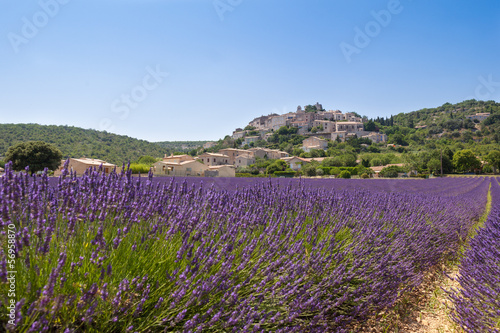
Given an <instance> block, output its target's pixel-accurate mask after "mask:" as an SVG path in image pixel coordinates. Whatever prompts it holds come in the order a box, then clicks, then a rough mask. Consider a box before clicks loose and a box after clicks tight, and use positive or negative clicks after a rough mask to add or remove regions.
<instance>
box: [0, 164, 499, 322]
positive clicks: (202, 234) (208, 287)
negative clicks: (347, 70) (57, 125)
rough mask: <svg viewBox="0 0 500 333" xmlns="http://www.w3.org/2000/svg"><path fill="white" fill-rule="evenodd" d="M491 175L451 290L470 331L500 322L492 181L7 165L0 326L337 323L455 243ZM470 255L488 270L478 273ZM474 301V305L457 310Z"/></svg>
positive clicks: (379, 299) (0, 190)
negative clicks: (153, 173) (136, 174)
mask: <svg viewBox="0 0 500 333" xmlns="http://www.w3.org/2000/svg"><path fill="white" fill-rule="evenodd" d="M490 185H491V192H492V197H493V206H494V207H496V208H495V209H493V210H492V212H493V213H492V214H491V215H490V219H489V220H488V222H487V223H486V226H485V230H486V229H487V230H493V231H484V232H482V231H479V234H478V235H477V236H476V238H475V239H474V242H473V243H472V245H471V248H470V251H469V252H468V253H466V258H470V260H469V259H466V260H465V261H464V262H463V267H462V268H461V270H462V271H463V272H471V273H470V274H472V275H473V276H472V278H474V279H475V281H476V282H477V283H476V285H479V287H478V288H477V289H474V287H473V286H471V287H470V290H471V291H470V292H468V291H467V293H466V294H465V292H466V291H464V294H460V293H459V292H458V291H457V294H456V295H455V298H454V299H455V300H456V302H457V304H458V307H459V309H464V310H460V311H459V312H458V314H457V316H456V319H457V322H459V323H460V324H462V325H463V326H464V327H467V326H468V325H469V327H472V326H470V325H476V321H480V322H481V324H477V325H476V326H474V327H481V329H485V327H487V328H492V327H494V325H495V321H496V323H498V318H500V313H499V309H500V305H499V303H498V296H496V295H497V293H498V286H499V285H500V284H499V280H498V264H499V257H500V255H499V253H498V250H500V247H499V245H498V244H499V240H498V239H499V238H498V230H499V224H498V223H499V220H498V219H499V215H498V212H499V209H500V208H499V206H498V200H499V199H498V198H499V195H500V194H499V185H498V183H497V181H496V180H495V179H494V178H453V179H446V178H444V179H430V180H372V179H368V180H355V179H352V180H349V179H348V180H337V179H302V180H299V179H243V178H232V179H213V178H212V179H208V178H205V179H202V178H189V179H179V178H177V179H171V178H152V177H142V178H133V177H131V175H130V174H128V175H126V174H123V173H122V174H114V173H113V174H110V175H104V174H101V173H99V171H94V172H88V173H87V174H86V175H84V176H83V177H78V178H77V177H74V176H73V175H70V174H66V175H64V176H62V177H61V178H49V177H47V176H43V177H32V176H29V175H27V174H26V173H23V174H19V175H14V174H13V173H12V172H11V171H10V170H9V169H8V168H7V170H6V174H5V176H4V177H2V178H0V209H1V212H0V230H1V235H0V239H1V244H2V250H1V253H0V302H1V306H0V308H1V311H2V316H1V318H2V319H1V327H2V328H0V330H2V329H5V330H12V331H20V332H83V331H85V332H164V331H166V332H170V331H172V332H216V331H219V332H220V331H224V332H269V331H276V332H350V331H352V327H354V326H353V325H355V324H358V323H362V322H363V321H364V320H366V319H367V318H369V317H370V316H373V315H375V314H376V313H378V312H379V311H381V310H384V309H387V308H390V307H391V306H393V305H394V303H395V302H396V301H397V300H398V299H400V298H401V297H402V296H403V295H405V293H407V292H409V291H411V290H412V289H414V288H416V287H417V286H419V285H420V284H421V283H422V281H423V277H424V275H425V273H426V272H427V271H429V270H430V269H432V268H433V267H434V266H436V265H438V264H440V263H442V262H444V261H446V260H449V259H454V258H456V257H457V256H458V255H459V254H460V253H461V251H460V250H461V248H462V247H463V246H464V244H465V243H466V242H467V241H468V235H469V234H470V230H471V228H472V226H473V225H475V224H476V223H477V221H478V220H479V218H480V217H481V216H482V215H483V214H484V212H485V209H486V203H487V197H488V191H489V188H490ZM493 232H496V234H495V235H496V236H491V235H492V234H493ZM483 234H484V236H482V235H483ZM476 239H477V242H476ZM476 243H477V244H476ZM491 246H496V252H491V254H490V253H489V252H488V248H489V247H491ZM476 253H479V254H481V253H483V254H484V253H486V256H487V258H488V259H487V260H488V261H487V262H486V261H485V265H484V267H482V268H481V271H482V272H484V271H488V270H492V271H491V276H490V277H489V278H488V277H487V278H485V279H486V280H485V281H482V280H481V279H479V275H481V274H478V273H475V271H474V269H475V268H474V267H475V266H474V265H475V264H476V259H475V257H474V256H475V254H476ZM485 260H486V259H485ZM492 263H493V266H494V265H496V266H494V267H491V266H492ZM12 272H15V273H12ZM474 274H475V275H474ZM481 276H483V275H481ZM13 281H14V282H13ZM467 281H469V279H468V278H467V279H466V280H464V281H461V282H462V285H463V286H464V287H465V288H468V282H467ZM483 287H484V288H483ZM12 290H14V291H12ZM12 295H13V296H12ZM484 297H489V298H488V300H490V301H489V303H487V304H488V306H487V307H483V308H480V306H479V305H475V306H476V307H477V308H478V310H477V311H473V312H470V311H469V312H468V311H467V309H468V308H469V305H468V304H471V303H474V304H479V303H482V299H483V298H484ZM467 302H468V303H467ZM3 314H5V315H3ZM479 316H483V317H484V316H487V317H488V316H489V317H488V318H489V319H488V320H486V321H485V320H483V319H481V318H479ZM481 325H482V326H481ZM496 325H498V324H496ZM472 331H474V330H472ZM475 332H479V331H478V330H475Z"/></svg>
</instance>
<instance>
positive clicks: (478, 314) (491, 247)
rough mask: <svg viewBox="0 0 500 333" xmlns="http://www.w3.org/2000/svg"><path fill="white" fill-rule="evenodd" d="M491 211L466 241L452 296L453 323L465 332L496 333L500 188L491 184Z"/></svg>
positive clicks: (499, 293)
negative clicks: (479, 227)
mask: <svg viewBox="0 0 500 333" xmlns="http://www.w3.org/2000/svg"><path fill="white" fill-rule="evenodd" d="M491 202H492V205H491V211H490V214H489V216H488V219H487V220H486V222H485V225H484V227H483V228H481V229H480V230H479V231H478V233H477V235H476V236H475V237H474V238H473V239H472V240H471V241H470V247H469V249H468V250H467V251H466V253H465V255H464V259H462V261H461V264H460V267H459V277H458V281H459V283H460V290H457V291H455V292H454V293H453V294H452V299H453V300H454V303H455V312H454V313H453V319H454V320H455V322H457V323H458V324H459V325H460V326H461V327H462V328H464V329H465V331H467V332H475V333H476V332H500V185H499V184H498V183H497V182H496V181H493V182H492V183H491Z"/></svg>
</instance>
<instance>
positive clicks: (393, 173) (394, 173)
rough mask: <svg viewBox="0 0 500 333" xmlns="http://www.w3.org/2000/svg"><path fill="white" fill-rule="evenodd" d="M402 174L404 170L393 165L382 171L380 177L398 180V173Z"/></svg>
mask: <svg viewBox="0 0 500 333" xmlns="http://www.w3.org/2000/svg"><path fill="white" fill-rule="evenodd" d="M400 172H404V169H403V168H401V167H399V166H397V165H391V166H388V167H385V168H383V169H382V170H381V171H380V176H382V177H387V178H397V177H398V173H400Z"/></svg>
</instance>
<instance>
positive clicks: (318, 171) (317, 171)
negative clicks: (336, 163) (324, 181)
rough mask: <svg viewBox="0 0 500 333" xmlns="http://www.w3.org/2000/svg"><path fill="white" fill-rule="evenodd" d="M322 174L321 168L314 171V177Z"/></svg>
mask: <svg viewBox="0 0 500 333" xmlns="http://www.w3.org/2000/svg"><path fill="white" fill-rule="evenodd" d="M323 174H324V172H323V169H321V168H318V169H316V176H323Z"/></svg>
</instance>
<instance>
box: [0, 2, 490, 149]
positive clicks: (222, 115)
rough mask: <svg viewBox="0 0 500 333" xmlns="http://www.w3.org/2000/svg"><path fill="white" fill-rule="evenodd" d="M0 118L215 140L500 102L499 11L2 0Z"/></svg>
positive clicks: (453, 5) (475, 6) (462, 5)
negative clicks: (303, 113)
mask: <svg viewBox="0 0 500 333" xmlns="http://www.w3.org/2000/svg"><path fill="white" fill-rule="evenodd" d="M0 9H1V10H0V78H1V80H0V100H1V103H0V122H1V123H40V124H56V125H70V126H77V127H83V128H94V129H98V130H107V131H108V132H113V133H117V134H123V135H128V136H131V137H135V138H140V139H145V140H149V141H174V140H215V139H218V138H221V137H224V136H225V135H226V134H231V132H232V131H233V130H234V129H235V128H236V127H242V126H245V125H246V124H247V123H248V122H249V121H250V120H252V119H253V118H255V117H257V116H260V115H266V114H269V113H272V112H276V113H285V112H289V111H295V109H296V107H297V106H298V105H302V106H304V105H306V104H314V103H316V102H320V103H322V104H323V107H324V108H326V109H334V110H335V109H340V110H342V111H356V112H358V113H360V114H362V115H367V116H368V117H377V116H390V115H391V114H397V113H400V112H410V111H413V110H417V109H421V108H424V107H436V106H439V105H442V104H443V103H445V102H450V103H457V102H460V101H463V100H465V99H469V98H476V99H483V100H497V101H499V100H500V66H499V59H500V2H499V1H498V0H484V1H456V0H455V1H451V0H442V1H441V0H440V1H431V0H426V1H424V0H420V1H418V0H400V1H397V0H390V1H388V0H386V1H378V0H370V1H368V0H363V1H361V0H359V1H349V0H338V1H332V0H313V1H311V0H309V1H305V0H304V1H302V0H300V1H289V0H288V1H284V0H272V1H269V0H267V1H265V0H252V1H250V0H197V1H196V0H120V1H118V0H99V1H97V0H85V1H83V0H82V1H77V0H42V1H31V0H25V1H12V0H0Z"/></svg>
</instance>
